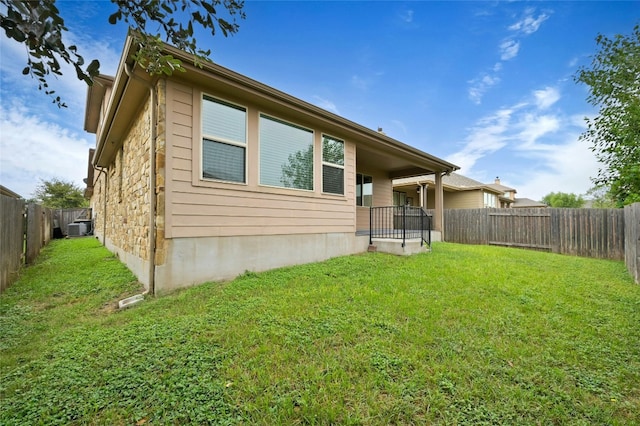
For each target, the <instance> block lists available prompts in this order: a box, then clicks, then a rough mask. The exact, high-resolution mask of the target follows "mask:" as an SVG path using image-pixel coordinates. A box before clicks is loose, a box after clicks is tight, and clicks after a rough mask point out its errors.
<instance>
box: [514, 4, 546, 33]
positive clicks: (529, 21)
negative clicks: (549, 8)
mask: <svg viewBox="0 0 640 426" xmlns="http://www.w3.org/2000/svg"><path fill="white" fill-rule="evenodd" d="M534 12H535V10H534V9H527V10H526V11H525V16H524V18H522V19H521V20H519V21H518V22H516V23H515V24H513V25H510V26H509V29H510V30H511V31H517V32H520V33H523V34H533V33H535V32H536V31H538V29H539V28H540V25H542V23H543V22H544V21H546V20H547V19H549V15H547V14H545V13H542V14H540V15H538V17H537V18H534V17H533V14H534Z"/></svg>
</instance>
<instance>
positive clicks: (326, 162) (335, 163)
mask: <svg viewBox="0 0 640 426" xmlns="http://www.w3.org/2000/svg"><path fill="white" fill-rule="evenodd" d="M322 191H324V192H327V193H329V194H339V195H343V194H344V142H343V141H341V140H339V139H335V138H332V137H331V136H326V135H323V136H322Z"/></svg>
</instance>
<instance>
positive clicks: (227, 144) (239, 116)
mask: <svg viewBox="0 0 640 426" xmlns="http://www.w3.org/2000/svg"><path fill="white" fill-rule="evenodd" d="M246 121H247V110H246V109H245V108H243V107H239V106H237V105H232V104H230V103H228V102H225V101H221V100H219V99H214V98H212V97H210V96H207V95H204V96H203V97H202V178H203V179H215V180H223V181H228V182H240V183H245V182H246V178H245V175H246V171H245V170H246V166H245V163H246V160H245V158H246V150H247V146H246V140H247V125H246Z"/></svg>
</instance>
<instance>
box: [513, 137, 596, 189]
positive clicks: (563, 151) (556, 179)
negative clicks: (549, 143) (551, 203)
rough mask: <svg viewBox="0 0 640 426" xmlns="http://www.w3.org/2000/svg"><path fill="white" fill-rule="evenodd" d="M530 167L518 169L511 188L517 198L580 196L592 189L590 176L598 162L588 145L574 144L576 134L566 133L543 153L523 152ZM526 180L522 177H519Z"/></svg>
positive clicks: (592, 174)
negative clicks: (557, 142)
mask: <svg viewBox="0 0 640 426" xmlns="http://www.w3.org/2000/svg"><path fill="white" fill-rule="evenodd" d="M522 155H524V156H526V157H527V158H529V159H530V161H529V164H531V165H532V167H531V168H530V169H529V170H522V171H521V173H520V174H519V175H518V176H517V177H516V178H515V181H514V186H515V187H516V188H517V190H518V196H519V197H527V198H531V199H534V200H540V199H542V197H544V196H545V195H547V194H548V193H550V192H567V193H574V194H578V195H580V194H584V193H585V192H587V190H589V188H591V187H592V186H593V184H592V182H591V177H592V176H595V175H596V174H597V172H598V168H599V163H598V161H597V160H596V158H595V156H594V154H593V152H591V150H590V149H589V146H588V144H586V143H584V142H580V141H578V133H573V132H572V133H567V134H566V135H565V136H564V140H563V141H562V142H561V143H559V144H557V145H555V146H554V147H553V149H550V150H546V151H534V152H531V151H524V152H523V153H522ZM523 177H526V178H523Z"/></svg>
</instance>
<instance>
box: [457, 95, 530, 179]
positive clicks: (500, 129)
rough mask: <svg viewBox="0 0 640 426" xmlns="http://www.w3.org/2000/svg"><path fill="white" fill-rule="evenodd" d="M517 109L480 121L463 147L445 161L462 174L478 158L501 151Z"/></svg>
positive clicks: (469, 168)
mask: <svg viewBox="0 0 640 426" xmlns="http://www.w3.org/2000/svg"><path fill="white" fill-rule="evenodd" d="M518 108H519V107H518V106H515V107H513V108H504V109H501V110H498V111H497V112H496V113H495V114H493V115H490V116H488V117H484V118H482V119H480V120H479V121H478V122H477V123H476V125H475V126H474V127H473V128H472V129H471V132H470V134H469V135H468V136H467V137H466V139H465V145H464V147H463V148H462V149H461V150H460V151H458V152H456V153H454V154H453V155H450V156H449V157H447V161H450V162H452V163H453V164H456V165H458V166H460V168H461V169H462V171H463V173H468V172H469V171H470V170H471V169H472V168H473V166H474V165H475V164H476V162H477V161H478V160H479V159H480V158H482V157H484V156H486V155H488V154H491V153H493V152H496V151H498V150H499V149H502V148H503V147H504V146H505V145H506V144H507V141H508V136H507V135H506V132H507V130H508V129H509V124H510V120H511V116H512V115H513V113H514V112H515V111H516V110H517V109H518Z"/></svg>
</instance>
